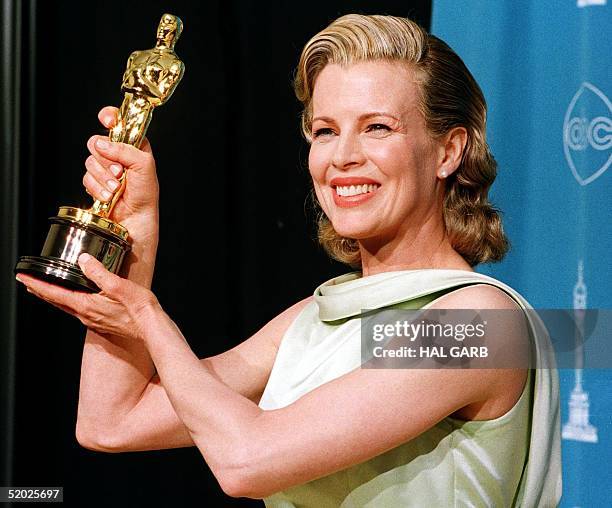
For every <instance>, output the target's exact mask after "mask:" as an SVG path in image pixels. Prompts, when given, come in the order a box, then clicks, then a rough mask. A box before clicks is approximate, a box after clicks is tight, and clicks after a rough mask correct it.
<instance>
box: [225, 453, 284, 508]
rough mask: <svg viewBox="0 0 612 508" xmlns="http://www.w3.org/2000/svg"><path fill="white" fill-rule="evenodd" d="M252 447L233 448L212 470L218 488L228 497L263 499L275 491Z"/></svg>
mask: <svg viewBox="0 0 612 508" xmlns="http://www.w3.org/2000/svg"><path fill="white" fill-rule="evenodd" d="M257 457H258V455H257V454H256V453H254V450H253V446H248V445H247V446H234V447H233V450H232V452H231V453H228V454H227V456H226V460H225V461H224V462H223V464H219V465H218V467H216V468H213V474H214V475H215V477H216V478H217V481H218V482H219V486H220V487H221V489H222V490H223V492H224V493H225V494H227V495H228V496H230V497H235V498H238V497H248V498H251V499H263V498H264V497H267V496H269V495H271V494H273V493H274V492H276V491H277V490H279V489H278V488H275V487H274V478H272V477H271V475H268V474H267V471H266V470H265V469H263V468H264V467H265V462H262V460H258V458H257Z"/></svg>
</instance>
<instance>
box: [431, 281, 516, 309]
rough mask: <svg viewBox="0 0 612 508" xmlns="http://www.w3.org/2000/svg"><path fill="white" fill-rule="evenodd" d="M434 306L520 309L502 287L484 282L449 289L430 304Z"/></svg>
mask: <svg viewBox="0 0 612 508" xmlns="http://www.w3.org/2000/svg"><path fill="white" fill-rule="evenodd" d="M434 306H435V307H438V308H447V309H520V306H519V305H518V304H517V303H516V301H515V300H514V299H513V298H512V297H511V296H510V295H509V294H508V293H506V292H505V291H504V290H503V289H500V288H498V287H496V286H493V285H491V284H486V283H481V284H473V285H470V286H465V287H462V288H459V289H455V290H453V291H450V292H449V293H446V294H445V295H443V296H441V297H440V298H438V299H437V300H436V301H435V303H434V305H432V307H434ZM517 315H518V313H517Z"/></svg>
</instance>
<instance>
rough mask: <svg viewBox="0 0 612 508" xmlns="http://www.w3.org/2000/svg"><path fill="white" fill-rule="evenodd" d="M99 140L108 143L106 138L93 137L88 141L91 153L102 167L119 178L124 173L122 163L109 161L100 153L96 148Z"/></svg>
mask: <svg viewBox="0 0 612 508" xmlns="http://www.w3.org/2000/svg"><path fill="white" fill-rule="evenodd" d="M98 139H102V140H105V141H108V138H107V137H106V136H92V137H91V138H89V139H88V140H87V148H88V150H89V153H91V155H92V156H93V157H94V158H95V159H96V160H97V161H98V162H99V163H100V165H101V166H102V167H104V168H105V169H107V170H108V171H110V172H111V173H112V174H113V175H114V176H116V177H119V176H120V175H121V173H123V166H122V164H121V163H120V162H118V161H116V160H112V159H109V158H107V157H105V156H104V155H103V154H102V153H100V152H99V151H98V149H97V148H96V141H97V140H98Z"/></svg>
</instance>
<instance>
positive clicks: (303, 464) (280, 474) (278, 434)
mask: <svg viewBox="0 0 612 508" xmlns="http://www.w3.org/2000/svg"><path fill="white" fill-rule="evenodd" d="M495 291H497V292H498V293H501V291H499V290H497V289H495V288H479V287H469V288H465V289H462V290H460V291H458V292H457V295H454V296H453V297H451V296H448V297H447V298H445V301H444V305H443V306H442V307H440V308H465V306H466V304H467V306H468V307H470V308H484V309H491V308H515V307H514V303H513V302H512V301H511V299H510V298H509V297H506V296H505V295H503V294H501V295H498V296H496V297H494V298H491V292H495ZM482 295H484V296H482ZM479 305H480V306H479ZM148 312H149V319H147V320H146V321H147V322H148V323H150V324H152V326H150V327H147V329H146V330H145V337H146V338H145V342H146V344H147V347H148V349H149V351H150V353H151V356H152V358H153V359H154V361H155V363H156V365H157V368H158V371H159V374H160V378H161V380H162V383H163V384H164V386H165V388H166V391H167V393H168V397H169V399H170V402H171V404H172V406H173V407H174V408H175V410H176V412H177V414H178V415H179V417H180V418H181V420H182V421H183V422H184V423H185V426H186V428H187V430H188V432H189V434H190V435H191V436H192V439H193V441H194V443H195V444H196V445H197V447H198V448H199V450H200V452H201V453H202V455H203V457H204V459H205V460H206V462H207V463H208V465H209V466H210V468H211V470H212V471H213V473H214V474H215V476H216V477H217V480H218V481H219V483H220V484H221V486H222V488H223V489H224V491H225V492H226V493H228V494H229V495H232V496H241V497H242V496H247V497H257V498H261V497H265V496H268V495H270V494H272V493H274V492H277V491H280V490H283V489H285V488H288V487H291V486H294V485H299V484H302V483H305V482H308V481H310V480H313V479H316V478H319V477H322V476H326V475H328V474H331V473H333V472H335V471H338V470H341V469H344V468H347V467H350V466H351V465H354V464H357V463H360V462H363V461H366V460H368V459H369V458H371V457H374V456H376V455H378V454H381V453H383V452H385V451H387V450H389V449H391V448H394V447H396V446H399V445H400V444H401V443H404V442H406V441H408V440H410V439H413V438H414V437H416V436H418V435H419V434H420V433H422V432H424V431H425V430H427V429H428V428H430V427H432V426H433V425H435V424H436V423H437V422H438V421H440V420H441V419H443V418H444V417H446V416H448V415H450V414H452V413H454V412H456V411H457V410H459V409H461V408H464V407H468V406H470V405H471V404H481V403H483V402H492V403H493V406H494V407H496V408H497V410H498V411H500V414H503V413H504V412H505V411H507V410H508V409H509V408H510V407H512V405H513V404H514V403H515V402H516V400H517V399H518V395H516V396H514V397H508V393H509V392H511V393H514V394H520V391H521V389H522V386H523V383H524V380H525V375H526V371H525V370H524V369H523V370H520V369H519V370H516V371H510V372H508V371H506V370H498V369H388V370H385V369H382V370H376V369H356V370H354V371H352V372H350V373H348V374H346V375H344V376H341V377H339V378H337V379H335V380H333V381H331V382H329V383H326V384H324V385H322V386H320V387H319V388H317V389H315V390H313V391H312V392H310V393H308V394H307V395H305V396H304V397H302V398H300V399H298V400H297V401H296V402H294V403H292V404H290V405H289V406H287V407H284V408H282V409H277V410H271V411H264V410H261V409H260V408H259V407H257V405H256V404H255V403H254V402H252V401H250V400H248V399H247V398H245V397H242V396H241V395H239V394H237V393H236V392H234V391H232V390H231V389H229V388H228V387H227V386H225V385H224V384H223V383H220V382H219V381H218V380H217V379H215V377H214V376H211V375H209V373H208V372H207V370H206V368H204V367H203V366H202V365H201V364H200V363H199V362H198V361H197V359H196V358H194V356H193V353H192V352H191V350H190V349H189V347H188V346H187V345H186V343H185V342H184V340H183V339H182V335H181V334H180V331H179V330H178V328H177V327H176V325H175V324H174V323H173V322H172V321H171V320H170V318H169V317H168V316H167V315H166V314H165V313H163V311H161V309H159V308H157V309H156V308H155V307H150V308H149V309H148ZM506 325H507V323H506V324H505V325H504V327H503V328H502V329H496V327H495V326H491V327H488V334H487V337H486V338H487V341H488V342H489V343H490V345H491V346H494V344H492V342H494V341H498V342H503V343H506V344H507V343H508V341H511V342H512V343H513V344H514V343H516V345H517V347H524V346H525V344H526V343H525V341H524V331H525V328H524V323H523V321H522V320H521V321H517V322H516V323H514V325H513V326H512V327H511V328H508V326H506ZM489 333H490V334H491V335H490V336H489ZM417 386H418V387H419V389H418V390H415V389H414V387H417ZM500 401H502V402H501V403H500ZM373 429H384V432H373Z"/></svg>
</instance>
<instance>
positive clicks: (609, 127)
mask: <svg viewBox="0 0 612 508" xmlns="http://www.w3.org/2000/svg"><path fill="white" fill-rule="evenodd" d="M563 150H564V152H565V158H566V160H567V163H568V165H569V167H570V169H571V170H572V173H573V174H574V177H575V178H576V180H577V181H578V183H579V184H580V185H587V184H589V183H591V182H593V181H594V180H596V179H597V178H599V177H600V176H601V175H603V174H604V172H605V171H606V170H607V169H608V168H609V167H610V164H612V103H611V102H610V99H608V97H606V95H605V94H604V93H603V92H602V91H601V90H600V89H599V88H597V87H596V86H594V85H592V84H591V83H587V82H584V83H582V85H580V88H579V89H578V91H577V92H576V93H575V95H574V97H572V100H571V101H570V103H569V106H568V107H567V111H566V113H565V120H564V122H563Z"/></svg>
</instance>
